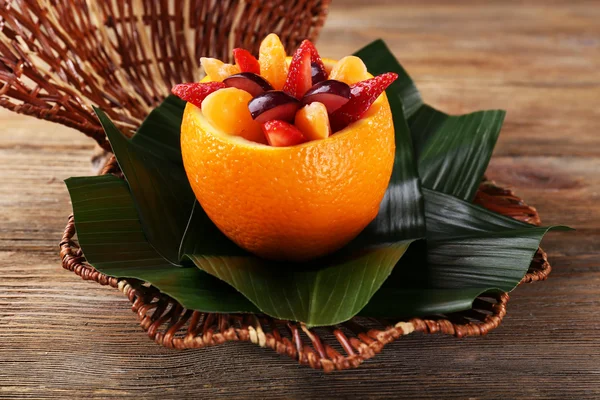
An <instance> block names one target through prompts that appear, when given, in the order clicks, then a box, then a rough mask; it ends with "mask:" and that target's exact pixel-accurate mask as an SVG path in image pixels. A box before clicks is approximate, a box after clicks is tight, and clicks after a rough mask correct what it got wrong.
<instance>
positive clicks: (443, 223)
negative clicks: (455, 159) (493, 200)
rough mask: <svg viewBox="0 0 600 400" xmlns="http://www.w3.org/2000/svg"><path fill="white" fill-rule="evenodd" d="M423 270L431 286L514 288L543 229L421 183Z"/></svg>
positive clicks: (545, 230) (546, 230)
mask: <svg viewBox="0 0 600 400" xmlns="http://www.w3.org/2000/svg"><path fill="white" fill-rule="evenodd" d="M423 192H424V195H425V216H426V221H427V245H428V254H427V258H428V262H429V268H428V276H429V277H430V279H429V283H430V285H431V286H432V287H436V288H489V289H491V288H496V289H499V290H503V291H511V290H512V289H514V288H515V287H516V286H517V285H518V284H519V282H520V281H521V279H522V278H523V276H524V275H525V273H527V269H528V268H529V265H530V264H531V260H532V259H533V256H534V255H535V252H536V251H537V249H538V247H539V245H540V241H541V240H542V238H543V237H544V235H545V234H546V233H547V232H548V231H549V230H552V229H556V230H569V228H567V227H564V226H554V227H538V226H533V225H529V224H526V223H523V222H519V221H516V220H514V219H512V218H508V217H505V216H503V215H499V214H496V213H494V212H491V211H489V210H486V209H484V208H481V207H479V206H476V205H474V204H471V203H467V202H465V201H463V200H460V199H457V198H455V197H452V196H448V195H446V194H443V193H439V192H435V191H432V190H427V189H424V191H423Z"/></svg>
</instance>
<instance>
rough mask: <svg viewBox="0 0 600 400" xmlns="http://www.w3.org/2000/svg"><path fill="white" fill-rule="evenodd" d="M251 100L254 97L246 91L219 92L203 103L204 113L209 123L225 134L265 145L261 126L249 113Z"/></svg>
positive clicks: (229, 90)
mask: <svg viewBox="0 0 600 400" xmlns="http://www.w3.org/2000/svg"><path fill="white" fill-rule="evenodd" d="M251 99H252V95H251V94H250V93H248V92H246V91H245V90H241V89H237V88H225V89H221V90H217V91H216V92H214V93H212V94H210V95H208V96H207V97H206V99H204V101H203V102H202V113H203V114H204V117H206V119H207V120H208V122H210V123H211V124H212V125H213V126H214V127H215V128H217V129H219V130H221V131H223V132H224V133H227V134H229V135H233V136H241V137H243V138H245V139H248V140H251V141H253V142H259V143H265V137H264V135H263V133H262V129H261V127H260V124H259V123H257V122H256V121H254V120H253V119H252V116H251V115H250V111H248V102H249V101H250V100H251Z"/></svg>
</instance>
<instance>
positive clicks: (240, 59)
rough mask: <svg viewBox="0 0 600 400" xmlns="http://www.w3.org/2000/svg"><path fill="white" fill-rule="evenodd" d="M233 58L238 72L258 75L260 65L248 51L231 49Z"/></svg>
mask: <svg viewBox="0 0 600 400" xmlns="http://www.w3.org/2000/svg"><path fill="white" fill-rule="evenodd" d="M233 58H234V59H235V63H236V64H237V65H238V67H240V72H252V73H253V74H256V75H260V64H259V63H258V60H257V59H256V57H254V56H253V55H252V54H250V52H249V51H248V50H244V49H233Z"/></svg>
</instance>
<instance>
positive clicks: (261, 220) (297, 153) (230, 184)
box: [181, 93, 395, 261]
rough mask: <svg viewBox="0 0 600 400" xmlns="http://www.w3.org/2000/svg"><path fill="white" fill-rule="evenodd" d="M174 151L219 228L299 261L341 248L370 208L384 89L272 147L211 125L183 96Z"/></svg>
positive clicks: (387, 117)
mask: <svg viewBox="0 0 600 400" xmlns="http://www.w3.org/2000/svg"><path fill="white" fill-rule="evenodd" d="M181 151H182V156H183V164H184V167H185V170H186V173H187V176H188V179H189V181H190V184H191V187H192V189H193V191H194V193H195V195H196V198H197V199H198V201H199V202H200V204H201V205H202V208H203V209H204V210H205V212H206V214H207V215H208V217H209V218H210V219H211V220H212V221H213V222H214V223H215V225H216V226H217V227H218V228H219V229H220V230H221V231H222V232H223V233H224V234H225V235H226V236H227V237H229V238H230V239H231V240H232V241H234V242H235V243H236V244H237V245H239V246H240V247H242V248H244V249H246V250H248V251H250V252H252V253H254V254H256V255H258V256H260V257H263V258H267V259H274V260H288V261H305V260H309V259H313V258H316V257H319V256H323V255H326V254H329V253H332V252H334V251H336V250H338V249H340V248H341V247H343V246H344V245H345V244H347V243H348V242H349V241H351V240H352V239H353V238H354V237H356V236H357V235H358V234H359V233H360V232H361V231H362V230H363V229H364V228H365V227H366V226H367V225H368V224H369V223H370V222H371V221H372V220H373V219H374V218H375V216H376V215H377V213H378V211H379V205H380V203H381V200H382V199H383V196H384V194H385V191H386V189H387V187H388V184H389V180H390V176H391V173H392V168H393V164H394V154H395V141H394V127H393V120H392V115H391V111H390V107H389V104H388V101H387V98H386V96H385V93H384V94H382V95H381V96H380V97H379V98H378V99H377V100H376V101H375V102H374V103H373V105H372V106H371V108H370V109H369V110H368V111H367V113H366V114H365V115H364V117H363V118H362V119H361V120H359V121H357V122H355V123H353V124H351V125H349V126H348V127H346V128H345V129H343V130H341V131H339V132H337V133H336V134H334V135H332V136H330V137H328V138H326V139H323V140H316V141H310V142H307V143H304V144H301V145H297V146H290V147H271V146H267V145H264V144H259V143H254V142H250V141H247V140H245V139H243V138H241V137H236V136H231V135H228V134H227V133H225V132H222V131H220V130H218V129H217V128H215V127H214V126H213V125H212V124H211V123H210V122H208V120H207V119H206V118H205V117H204V115H203V114H202V111H201V110H200V109H199V108H198V107H196V106H194V105H192V104H190V103H188V104H187V106H186V108H185V112H184V115H183V122H182V127H181Z"/></svg>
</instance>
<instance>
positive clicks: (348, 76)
mask: <svg viewBox="0 0 600 400" xmlns="http://www.w3.org/2000/svg"><path fill="white" fill-rule="evenodd" d="M369 78H371V75H370V74H369V73H368V72H367V67H366V66H365V63H363V62H362V60H361V59H360V58H358V57H356V56H347V57H344V58H342V59H341V60H340V61H338V62H337V64H335V65H334V66H333V68H332V69H331V72H330V73H329V79H335V80H336V81H342V82H344V83H347V84H348V85H354V84H355V83H357V82H360V81H364V80H366V79H369Z"/></svg>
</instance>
